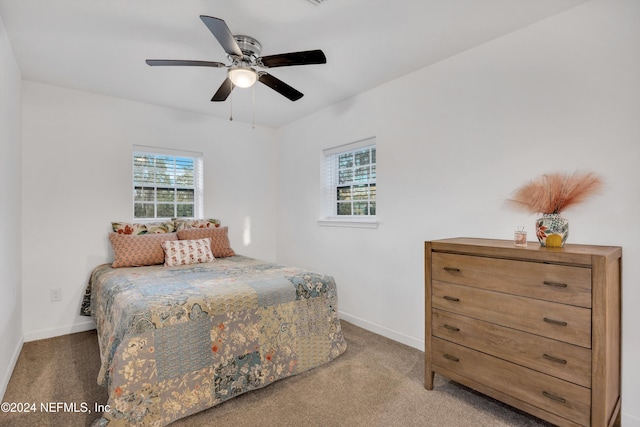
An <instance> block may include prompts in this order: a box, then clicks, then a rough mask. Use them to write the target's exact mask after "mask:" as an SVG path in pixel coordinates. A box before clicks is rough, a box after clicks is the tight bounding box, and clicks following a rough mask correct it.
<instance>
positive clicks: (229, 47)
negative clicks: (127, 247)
mask: <svg viewBox="0 0 640 427" xmlns="http://www.w3.org/2000/svg"><path fill="white" fill-rule="evenodd" d="M200 19H202V22H204V25H206V26H207V28H208V29H209V31H211V33H212V34H213V35H214V36H215V38H216V39H218V42H219V43H220V44H221V45H222V48H223V49H224V51H225V52H227V54H228V55H235V56H242V51H241V50H240V47H239V46H238V43H236V40H235V39H234V38H233V34H231V31H230V30H229V27H227V23H226V22H224V21H223V20H222V19H220V18H214V17H213V16H205V15H200Z"/></svg>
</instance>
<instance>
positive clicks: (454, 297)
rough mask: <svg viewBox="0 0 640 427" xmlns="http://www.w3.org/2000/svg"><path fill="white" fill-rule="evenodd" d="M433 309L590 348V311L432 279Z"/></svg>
mask: <svg viewBox="0 0 640 427" xmlns="http://www.w3.org/2000/svg"><path fill="white" fill-rule="evenodd" d="M432 305H433V308H437V309H441V310H445V311H449V312H453V313H458V314H463V315H465V316H468V317H472V318H475V319H479V320H484V321H485V322H490V323H495V324H498V325H502V326H507V327H509V328H512V329H516V330H520V331H524V332H529V333H532V334H536V335H541V336H543V337H547V338H553V339H555V340H559V341H565V342H568V343H571V344H575V345H579V346H581V347H585V348H591V310H589V309H587V308H582V307H574V306H570V305H564V304H558V303H554V302H549V301H541V300H537V299H532V298H526V297H520V296H514V295H510V294H504V293H501V292H494V291H487V290H484V289H477V288H473V287H469V286H462V285H454V284H451V283H445V282H438V281H434V282H433V284H432Z"/></svg>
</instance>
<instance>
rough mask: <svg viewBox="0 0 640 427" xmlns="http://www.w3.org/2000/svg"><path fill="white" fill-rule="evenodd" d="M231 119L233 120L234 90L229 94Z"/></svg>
mask: <svg viewBox="0 0 640 427" xmlns="http://www.w3.org/2000/svg"><path fill="white" fill-rule="evenodd" d="M229 121H230V122H232V121H233V92H231V93H230V94H229Z"/></svg>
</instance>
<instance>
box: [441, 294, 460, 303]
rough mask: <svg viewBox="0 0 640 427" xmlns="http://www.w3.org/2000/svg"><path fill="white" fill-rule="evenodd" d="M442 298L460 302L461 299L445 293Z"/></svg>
mask: <svg viewBox="0 0 640 427" xmlns="http://www.w3.org/2000/svg"><path fill="white" fill-rule="evenodd" d="M442 298H444V299H446V300H447V301H453V302H458V301H460V298H456V297H450V296H449V295H445V296H443V297H442Z"/></svg>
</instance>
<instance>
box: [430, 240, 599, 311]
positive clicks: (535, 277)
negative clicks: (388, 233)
mask: <svg viewBox="0 0 640 427" xmlns="http://www.w3.org/2000/svg"><path fill="white" fill-rule="evenodd" d="M431 274H432V279H433V280H440V281H444V282H449V283H456V284H459V285H467V286H473V287H478V288H483V289H489V290H498V289H499V290H500V291H501V292H506V293H511V294H515V295H522V296H528V297H532V298H536V299H542V300H547V301H554V302H560V303H564V304H570V305H576V306H580V307H586V308H590V307H591V269H590V268H586V267H574V266H568V265H557V264H545V263H541V262H530V261H516V260H509V259H498V258H487V257H478V256H471V255H459V254H449V253H439V252H434V253H433V254H432V272H431Z"/></svg>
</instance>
